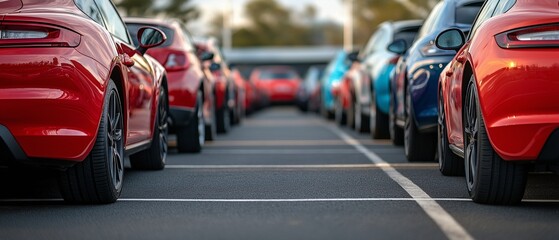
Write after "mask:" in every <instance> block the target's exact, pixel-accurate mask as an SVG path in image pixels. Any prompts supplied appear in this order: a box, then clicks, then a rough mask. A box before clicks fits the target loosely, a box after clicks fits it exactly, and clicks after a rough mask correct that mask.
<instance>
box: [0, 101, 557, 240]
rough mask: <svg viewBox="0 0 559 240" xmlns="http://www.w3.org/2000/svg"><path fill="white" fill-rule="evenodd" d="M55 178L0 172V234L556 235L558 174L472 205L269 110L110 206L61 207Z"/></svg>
mask: <svg viewBox="0 0 559 240" xmlns="http://www.w3.org/2000/svg"><path fill="white" fill-rule="evenodd" d="M55 175H56V172H47V171H45V170H42V169H22V170H14V169H0V239H2V240H7V239H321V240H322V239H557V238H558V236H559V228H558V227H557V226H558V224H559V178H558V177H557V176H555V175H551V174H531V175H530V176H529V183H528V189H527V192H526V195H525V199H524V200H523V202H522V203H521V204H520V205H517V206H489V205H480V204H475V203H473V202H471V201H470V199H469V196H468V192H467V190H466V183H465V180H464V178H463V177H444V176H442V175H441V174H440V173H439V171H438V165H437V164H436V163H435V162H420V163H408V162H407V161H406V158H405V156H404V152H403V149H402V148H401V147H395V146H392V145H391V143H390V142H389V141H387V140H380V141H374V140H371V139H370V138H369V136H368V135H365V134H357V133H355V132H353V131H350V130H349V129H347V128H339V127H337V126H336V125H335V124H334V123H332V122H329V121H326V120H324V119H322V118H320V117H318V116H316V115H313V114H304V113H300V112H298V111H297V110H296V109H294V108H290V107H275V108H271V109H267V110H264V111H262V112H260V113H257V114H255V115H253V116H251V117H250V118H248V119H246V120H245V121H244V122H243V123H242V124H241V125H240V126H238V127H235V128H233V129H232V131H231V132H230V133H228V134H227V135H220V136H219V137H218V138H217V140H216V141H215V142H208V143H207V144H206V146H204V149H203V152H202V153H200V154H179V153H177V152H176V150H174V149H171V153H170V155H169V156H168V159H167V167H166V169H165V170H163V171H136V170H132V169H130V168H127V169H126V171H125V180H124V189H123V192H122V195H121V197H120V199H119V201H118V202H116V203H114V204H108V205H68V204H66V203H64V202H63V201H61V200H60V195H59V194H58V192H57V187H56V179H55Z"/></svg>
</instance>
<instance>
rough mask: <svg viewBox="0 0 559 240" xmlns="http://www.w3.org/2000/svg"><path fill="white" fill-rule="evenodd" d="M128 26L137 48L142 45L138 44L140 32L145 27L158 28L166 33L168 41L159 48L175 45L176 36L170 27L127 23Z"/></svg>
mask: <svg viewBox="0 0 559 240" xmlns="http://www.w3.org/2000/svg"><path fill="white" fill-rule="evenodd" d="M126 26H127V27H128V32H130V36H131V37H132V41H133V42H134V46H136V47H137V46H140V43H139V42H138V30H139V29H140V28H141V27H145V26H149V27H155V28H158V29H160V30H161V31H163V32H164V33H165V35H166V36H167V41H165V43H163V44H162V45H161V46H159V47H168V46H171V44H172V43H173V36H174V35H175V31H173V30H172V29H170V28H168V27H163V26H156V25H149V24H137V23H127V24H126Z"/></svg>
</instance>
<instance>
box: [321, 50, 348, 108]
mask: <svg viewBox="0 0 559 240" xmlns="http://www.w3.org/2000/svg"><path fill="white" fill-rule="evenodd" d="M349 54H356V53H348V52H346V51H340V52H338V54H336V56H335V57H334V59H332V61H330V63H329V64H328V66H326V69H325V70H324V73H323V75H322V79H321V80H320V82H321V104H320V105H321V106H320V112H321V114H322V115H323V116H324V117H326V118H328V119H333V118H334V110H335V98H334V95H333V94H332V89H333V88H335V87H338V86H339V85H340V83H341V82H342V79H343V77H344V75H345V73H346V72H347V70H349V67H350V66H351V61H350V60H349V59H348V55H349Z"/></svg>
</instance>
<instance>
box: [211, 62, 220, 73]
mask: <svg viewBox="0 0 559 240" xmlns="http://www.w3.org/2000/svg"><path fill="white" fill-rule="evenodd" d="M220 69H221V64H219V63H216V62H213V63H212V64H211V65H210V71H212V72H215V71H218V70H220Z"/></svg>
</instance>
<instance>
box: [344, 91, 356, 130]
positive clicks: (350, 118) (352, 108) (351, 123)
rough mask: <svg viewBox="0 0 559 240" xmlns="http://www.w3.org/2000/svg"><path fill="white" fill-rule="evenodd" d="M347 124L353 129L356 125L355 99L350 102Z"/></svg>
mask: <svg viewBox="0 0 559 240" xmlns="http://www.w3.org/2000/svg"><path fill="white" fill-rule="evenodd" d="M352 99H353V98H352ZM346 125H347V127H349V128H350V129H353V128H354V127H355V100H352V101H351V102H350V103H349V104H348V108H347V112H346Z"/></svg>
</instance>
